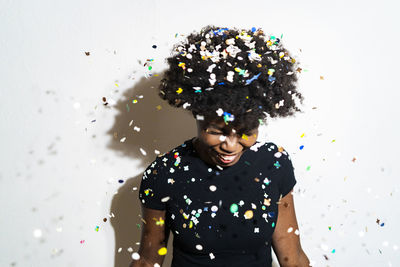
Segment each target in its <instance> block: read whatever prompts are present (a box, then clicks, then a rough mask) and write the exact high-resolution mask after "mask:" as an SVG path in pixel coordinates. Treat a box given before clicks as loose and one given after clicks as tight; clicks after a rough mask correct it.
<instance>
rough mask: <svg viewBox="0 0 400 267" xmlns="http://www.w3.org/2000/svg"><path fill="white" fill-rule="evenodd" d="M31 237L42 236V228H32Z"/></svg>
mask: <svg viewBox="0 0 400 267" xmlns="http://www.w3.org/2000/svg"><path fill="white" fill-rule="evenodd" d="M33 237H35V238H41V237H42V230H40V229H35V230H33Z"/></svg>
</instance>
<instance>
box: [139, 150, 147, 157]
mask: <svg viewBox="0 0 400 267" xmlns="http://www.w3.org/2000/svg"><path fill="white" fill-rule="evenodd" d="M140 152H141V153H142V154H143V156H146V155H147V153H146V151H145V150H144V149H143V148H140Z"/></svg>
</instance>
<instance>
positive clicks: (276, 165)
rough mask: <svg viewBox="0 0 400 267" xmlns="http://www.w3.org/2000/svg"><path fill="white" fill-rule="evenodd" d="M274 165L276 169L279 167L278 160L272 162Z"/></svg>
mask: <svg viewBox="0 0 400 267" xmlns="http://www.w3.org/2000/svg"><path fill="white" fill-rule="evenodd" d="M274 166H275V167H276V168H277V169H279V168H280V167H281V164H279V161H276V162H275V163H274Z"/></svg>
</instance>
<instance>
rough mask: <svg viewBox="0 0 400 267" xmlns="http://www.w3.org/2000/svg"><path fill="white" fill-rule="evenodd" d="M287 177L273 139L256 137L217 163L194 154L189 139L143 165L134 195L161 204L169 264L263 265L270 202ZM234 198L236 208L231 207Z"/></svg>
mask: <svg viewBox="0 0 400 267" xmlns="http://www.w3.org/2000/svg"><path fill="white" fill-rule="evenodd" d="M295 184H296V179H295V176H294V170H293V166H292V163H291V160H290V156H289V154H288V153H287V152H286V151H285V150H282V151H281V152H279V150H278V147H277V146H276V145H275V144H274V143H271V142H269V143H259V142H257V143H256V144H255V145H254V146H252V147H251V149H249V150H246V151H245V152H244V153H243V155H242V156H241V158H240V159H239V161H238V162H237V163H236V164H235V165H233V166H230V167H227V168H224V169H223V170H221V169H219V168H218V167H217V166H211V165H207V164H206V163H205V162H204V161H202V160H201V159H200V158H199V156H198V154H197V153H196V151H195V150H194V148H193V144H192V139H191V140H187V141H186V142H185V143H184V144H182V145H181V146H178V147H176V148H175V149H173V150H171V151H170V152H168V153H166V154H164V155H161V156H159V157H157V159H156V160H155V161H154V162H153V163H152V164H151V165H150V166H149V167H148V168H147V169H146V170H145V172H144V175H143V178H142V181H141V184H140V189H139V199H140V200H141V202H142V204H143V206H144V207H147V208H151V209H158V210H166V220H165V223H166V225H167V226H168V227H169V228H170V229H171V231H172V233H173V235H174V240H173V241H174V242H173V260H172V267H192V266H193V267H195V266H196V267H199V266H221V267H222V266H231V267H232V266H246V267H261V266H262V267H268V266H271V237H272V234H273V231H274V229H275V224H276V220H277V216H278V204H277V202H278V201H279V199H280V197H284V196H285V195H286V194H288V193H289V192H290V191H291V190H292V188H293V186H294V185H295ZM211 186H214V187H215V188H216V190H215V191H212V190H210V188H213V187H211ZM235 204H236V205H237V211H235V210H231V205H235ZM246 211H247V213H246V216H247V217H246V216H245V212H246ZM251 212H252V213H253V215H252V216H248V215H249V214H250V213H251ZM198 245H200V246H201V247H200V246H198ZM196 246H197V247H196Z"/></svg>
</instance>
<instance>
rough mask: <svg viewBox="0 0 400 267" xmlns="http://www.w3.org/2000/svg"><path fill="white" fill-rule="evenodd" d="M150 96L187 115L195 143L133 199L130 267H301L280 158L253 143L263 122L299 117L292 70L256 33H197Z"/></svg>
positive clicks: (284, 159)
mask: <svg viewBox="0 0 400 267" xmlns="http://www.w3.org/2000/svg"><path fill="white" fill-rule="evenodd" d="M175 52H176V53H174V54H173V55H172V56H171V57H170V58H168V64H169V69H168V70H167V71H166V72H165V76H164V78H163V80H162V82H161V85H160V96H161V97H162V98H163V99H165V100H167V101H168V102H169V103H170V104H171V105H173V106H175V107H183V108H184V109H187V110H190V111H191V112H192V114H193V115H194V117H195V118H196V121H197V128H198V134H197V137H195V138H192V139H190V140H187V141H185V142H184V144H182V145H180V146H178V147H176V148H174V149H173V150H171V151H170V152H168V153H166V154H164V155H161V156H159V157H157V159H156V160H155V161H154V162H153V163H152V164H151V165H150V166H149V167H148V168H147V169H146V170H145V172H144V175H143V178H142V181H141V185H140V191H139V198H140V200H141V202H142V210H143V219H144V224H143V228H142V229H143V230H142V238H141V244H140V248H139V251H138V253H134V254H133V255H132V257H133V259H134V261H133V262H132V264H131V266H132V267H136V266H151V267H153V266H161V265H162V262H163V259H164V257H165V254H166V245H167V241H168V236H169V231H170V230H171V231H172V233H173V235H174V240H173V241H174V242H173V260H172V266H173V267H191V266H193V267H194V266H230V267H232V266H247V267H250V266H259V267H261V266H263V267H266V266H271V262H272V260H271V247H272V248H273V249H274V251H275V253H276V255H277V258H278V260H279V263H280V265H281V266H282V267H289V266H298V267H305V266H309V260H308V258H307V256H306V255H305V253H304V252H303V250H302V248H301V245H300V240H299V232H298V226H297V220H296V215H295V210H294V203H293V196H292V189H293V186H294V185H295V183H296V179H295V177H294V172H293V166H292V163H291V160H290V156H289V154H288V153H287V152H286V151H285V150H284V149H283V148H281V147H278V146H277V145H275V144H274V143H271V142H269V143H261V142H258V141H257V135H258V127H259V125H260V124H262V123H263V122H264V120H265V118H266V116H267V115H269V116H271V117H276V116H281V117H285V116H289V115H293V114H294V112H295V111H301V110H300V109H299V108H298V107H296V104H295V101H294V100H295V97H297V98H298V99H300V101H301V102H302V101H303V97H302V95H301V94H300V93H299V92H297V91H296V84H295V83H296V81H297V77H296V71H297V69H296V67H295V65H296V64H297V63H296V61H295V60H294V59H293V58H291V57H290V56H289V53H288V51H287V50H285V49H284V48H283V47H282V45H281V43H280V39H279V38H275V37H274V36H269V37H267V36H265V35H264V33H263V32H262V31H261V30H256V29H255V28H253V29H252V30H248V31H245V30H237V29H228V28H219V27H214V26H207V27H205V28H203V29H202V30H201V31H200V33H196V32H195V33H192V34H190V35H189V36H188V37H187V39H186V40H185V41H184V42H182V43H180V44H178V45H177V46H176V47H175Z"/></svg>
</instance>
